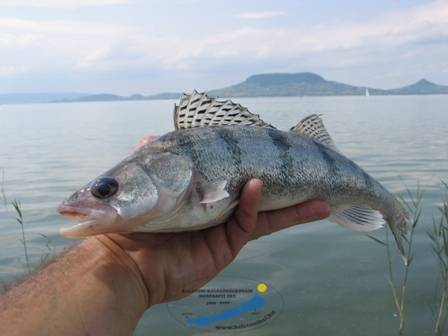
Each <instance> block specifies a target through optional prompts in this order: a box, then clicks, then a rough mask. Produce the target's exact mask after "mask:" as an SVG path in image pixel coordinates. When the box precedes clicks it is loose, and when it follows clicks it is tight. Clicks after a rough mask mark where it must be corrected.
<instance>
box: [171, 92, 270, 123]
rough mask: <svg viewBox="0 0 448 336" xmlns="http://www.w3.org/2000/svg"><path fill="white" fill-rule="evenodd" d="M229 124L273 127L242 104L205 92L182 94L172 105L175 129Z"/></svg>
mask: <svg viewBox="0 0 448 336" xmlns="http://www.w3.org/2000/svg"><path fill="white" fill-rule="evenodd" d="M229 125H241V126H258V127H271V128H274V127H273V126H272V125H270V124H267V123H265V122H264V121H263V120H261V119H260V117H259V116H258V115H257V114H253V113H251V112H250V111H249V110H248V109H247V108H245V107H244V106H241V105H240V104H236V103H234V102H232V101H231V100H225V101H219V100H216V99H214V98H211V97H209V96H207V94H206V93H205V92H197V91H196V90H195V91H193V93H192V94H190V95H187V94H183V95H182V97H181V98H180V102H179V105H174V127H175V128H176V129H184V128H194V127H209V126H229Z"/></svg>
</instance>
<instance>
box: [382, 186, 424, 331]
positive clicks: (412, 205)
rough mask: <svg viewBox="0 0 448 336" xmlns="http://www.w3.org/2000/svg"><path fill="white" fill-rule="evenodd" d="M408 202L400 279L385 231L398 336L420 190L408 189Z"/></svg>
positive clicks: (418, 214) (402, 325)
mask: <svg viewBox="0 0 448 336" xmlns="http://www.w3.org/2000/svg"><path fill="white" fill-rule="evenodd" d="M408 197H409V199H410V200H409V201H407V202H406V201H404V200H402V203H403V204H404V205H405V206H406V208H407V209H408V211H409V213H410V214H411V218H412V222H411V223H410V232H409V236H408V237H406V239H405V253H406V254H405V256H404V257H403V259H404V260H403V261H404V266H403V267H404V269H403V270H402V271H401V277H400V279H399V280H396V275H395V272H394V268H393V260H392V255H391V251H390V244H389V230H386V253H387V263H388V271H389V279H388V280H389V285H390V288H391V291H392V297H393V301H394V306H395V310H396V313H397V316H398V319H399V326H398V332H399V335H400V336H402V335H404V327H405V320H406V295H407V291H406V289H407V284H408V276H409V270H410V267H411V264H412V261H413V260H414V251H413V242H414V234H415V229H416V227H417V224H418V222H419V220H420V217H421V214H422V199H423V193H422V191H421V190H420V189H417V191H416V193H415V194H412V193H411V192H410V191H409V189H408Z"/></svg>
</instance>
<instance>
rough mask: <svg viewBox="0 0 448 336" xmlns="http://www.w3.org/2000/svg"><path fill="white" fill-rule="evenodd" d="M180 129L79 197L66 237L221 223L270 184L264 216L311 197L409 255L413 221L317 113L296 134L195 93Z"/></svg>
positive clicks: (184, 101)
mask: <svg viewBox="0 0 448 336" xmlns="http://www.w3.org/2000/svg"><path fill="white" fill-rule="evenodd" d="M174 123H175V127H176V130H175V131H173V132H170V133H168V134H165V135H163V136H161V137H160V138H159V139H157V140H155V141H153V142H150V143H147V144H145V145H144V146H142V147H141V148H139V149H138V150H136V151H135V152H134V153H132V154H131V155H130V156H128V157H127V158H125V159H124V160H123V161H121V162H120V163H119V164H117V165H116V166H115V167H113V168H112V169H110V170H108V171H107V172H105V173H104V174H102V175H101V176H99V177H98V178H96V179H95V180H93V181H92V182H90V183H88V184H87V185H86V186H84V187H83V188H81V189H80V190H79V191H77V192H75V193H74V194H73V195H72V196H71V197H69V198H68V199H67V200H66V201H64V202H63V203H62V204H61V206H60V207H59V212H60V213H61V214H62V215H65V216H67V217H71V218H74V219H76V220H78V221H79V223H78V224H77V225H75V226H73V227H71V228H68V229H63V230H61V232H62V234H64V235H65V236H67V237H84V236H89V235H94V234H99V233H108V232H177V231H186V230H199V229H203V228H206V227H210V226H213V225H217V224H219V223H223V222H224V221H225V220H226V219H227V218H228V217H229V216H230V215H231V213H232V212H233V210H234V209H235V206H236V205H237V204H238V198H239V194H240V191H241V189H242V187H243V185H244V184H245V183H246V182H247V181H248V180H249V179H251V178H259V179H261V180H262V181H263V183H264V187H263V197H262V203H261V204H262V205H261V210H272V209H279V208H284V207H287V206H291V205H294V204H297V203H300V202H304V201H307V200H311V199H321V200H324V201H326V202H328V204H329V205H330V208H331V215H330V217H329V220H330V221H333V222H335V223H338V224H340V225H342V226H345V227H348V228H350V229H353V230H356V231H364V232H366V231H372V230H375V229H378V228H380V227H382V226H383V225H384V224H385V222H387V223H388V224H389V226H390V228H391V230H392V232H393V234H394V236H395V240H396V242H397V245H398V248H399V250H400V252H401V253H402V254H404V250H403V246H402V236H404V235H405V234H406V231H407V227H408V221H409V215H408V213H407V212H406V210H405V209H404V208H403V206H402V205H401V204H400V202H399V201H398V200H397V199H396V197H395V196H394V195H393V194H391V193H390V192H389V191H387V190H386V189H385V188H384V187H383V186H382V185H381V184H380V183H379V182H378V181H376V180H375V179H374V178H372V177H371V176H370V175H368V174H367V173H366V172H365V171H364V170H362V169H361V168H360V167H359V166H357V165H356V164H355V163H354V162H353V161H351V160H349V159H348V158H346V157H345V156H344V155H343V154H341V153H340V152H339V151H338V150H337V148H336V147H335V145H334V143H333V141H332V139H331V137H330V135H329V134H328V132H327V131H326V130H325V127H324V125H323V122H322V120H321V118H320V117H319V116H318V115H315V114H313V115H310V116H308V117H306V118H305V119H303V120H302V121H300V122H299V123H298V124H297V125H296V126H295V127H293V128H291V130H289V131H281V130H278V129H276V128H274V127H273V126H272V125H270V124H267V123H265V122H264V121H263V120H261V119H260V118H259V116H258V115H255V114H252V113H251V112H249V111H248V110H247V109H246V108H244V107H242V106H241V105H239V104H235V103H233V102H232V101H219V100H216V99H212V98H210V97H208V96H207V95H206V94H205V93H198V92H196V91H194V92H193V93H192V94H191V95H183V96H182V97H181V100H180V103H179V106H177V105H175V110H174Z"/></svg>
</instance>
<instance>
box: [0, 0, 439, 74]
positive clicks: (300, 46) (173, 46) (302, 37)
mask: <svg viewBox="0 0 448 336" xmlns="http://www.w3.org/2000/svg"><path fill="white" fill-rule="evenodd" d="M118 1H120V0H116V1H115V0H108V1H106V0H103V1H99V0H93V1H92V3H97V4H98V3H103V4H105V3H109V4H110V3H112V2H115V3H116V2H118ZM19 2H22V1H19ZM23 2H24V1H23ZM50 2H53V1H48V3H50ZM74 2H75V1H73V2H72V3H74ZM76 2H77V3H81V4H83V3H87V1H84V0H82V1H79V2H78V1H76ZM54 3H56V1H54ZM67 3H68V2H66V4H67ZM89 3H90V1H89ZM260 13H265V14H264V15H265V17H268V16H266V13H268V12H259V13H258V17H259V18H261V17H262V15H260ZM269 13H280V12H269ZM246 14H255V13H246ZM270 15H272V14H270ZM278 15H281V14H278ZM246 17H252V18H255V17H257V15H249V16H246ZM251 23H252V21H250V20H248V21H244V22H243V23H242V24H241V25H240V26H235V25H228V26H222V28H219V29H221V30H220V31H218V32H216V31H214V32H207V31H206V30H205V31H204V30H202V31H201V32H200V34H197V35H195V34H191V31H190V32H183V31H182V30H180V29H178V30H175V31H174V32H173V31H171V33H167V32H164V31H163V30H158V29H157V27H153V28H151V27H149V26H148V27H147V26H143V25H139V26H134V25H131V24H125V23H124V22H123V23H120V22H118V23H115V22H110V23H107V22H94V21H82V20H30V19H13V18H1V17H0V50H2V52H1V55H0V64H1V65H2V66H3V67H2V68H0V69H1V70H0V75H2V76H5V75H7V76H10V77H13V76H14V75H15V74H20V73H23V72H25V71H26V72H27V74H30V76H31V74H33V73H40V74H42V75H41V76H42V77H43V76H45V77H47V74H48V76H51V75H54V77H58V75H59V74H60V73H61V71H64V73H69V74H71V75H73V74H75V75H77V74H80V73H81V74H82V75H86V74H87V75H88V76H89V77H93V76H94V75H95V74H98V73H100V74H109V76H110V77H113V78H120V76H121V75H122V74H128V75H129V74H144V73H148V72H159V73H162V72H163V73H164V74H171V75H173V74H174V75H173V76H180V75H179V74H186V73H190V74H194V75H191V76H199V72H201V71H202V72H203V73H209V74H210V73H215V72H213V71H215V70H216V69H218V68H221V69H238V70H235V72H236V71H240V72H241V71H245V72H246V73H250V72H253V71H260V69H261V71H272V70H273V69H274V70H275V71H279V70H282V71H297V70H301V69H303V70H319V69H323V68H324V69H325V68H326V69H329V68H338V69H347V68H350V67H351V68H355V67H362V66H371V67H372V66H375V65H378V64H388V65H390V64H395V65H401V64H403V63H405V64H408V65H407V66H408V68H406V69H410V68H412V67H411V65H409V64H412V63H413V65H414V68H415V67H417V66H418V64H422V63H423V61H424V60H426V61H427V59H428V57H427V56H424V55H425V54H428V50H431V55H433V57H432V60H430V62H431V63H432V64H434V68H436V67H437V66H438V65H439V66H441V65H443V64H445V65H446V61H445V58H443V57H440V56H439V55H442V54H443V53H445V54H446V52H447V49H448V47H446V43H444V42H443V41H446V40H447V39H448V3H447V2H445V1H435V2H431V3H430V4H427V5H424V6H418V7H413V8H410V9H406V10H401V11H395V12H391V13H388V14H386V15H381V16H376V17H372V18H371V19H369V20H364V21H351V22H348V21H345V22H336V21H332V22H330V23H326V24H314V25H310V24H308V25H300V24H295V25H294V26H291V25H288V26H279V25H276V26H275V27H272V26H268V27H264V26H259V23H257V25H252V24H251ZM229 27H232V28H229ZM443 62H445V63H443ZM442 63H443V64H442ZM242 64H244V65H245V66H244V67H242V66H241V65H242ZM390 66H391V65H390ZM226 67H227V68H226ZM423 68H424V67H423V65H421V67H420V69H423ZM254 69H255V70H254ZM216 71H217V70H216ZM404 71H407V70H404ZM75 75H73V76H75ZM221 75H223V76H229V75H228V74H227V73H226V74H221ZM136 76H137V75H136ZM141 76H143V75H141ZM218 76H219V73H218V72H216V76H215V77H218ZM135 80H137V79H135Z"/></svg>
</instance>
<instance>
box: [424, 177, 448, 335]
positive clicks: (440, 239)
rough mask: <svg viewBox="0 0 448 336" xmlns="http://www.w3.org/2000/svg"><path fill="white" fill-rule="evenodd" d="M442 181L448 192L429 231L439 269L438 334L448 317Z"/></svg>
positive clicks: (447, 223) (447, 210)
mask: <svg viewBox="0 0 448 336" xmlns="http://www.w3.org/2000/svg"><path fill="white" fill-rule="evenodd" d="M442 183H443V185H444V187H445V189H446V193H445V198H444V200H443V202H442V205H441V206H439V207H438V208H439V218H438V219H436V218H435V217H433V223H432V224H433V225H432V230H430V231H428V232H427V234H428V236H429V239H430V240H431V242H432V250H433V252H434V254H435V256H436V259H437V265H438V269H439V279H438V282H439V285H438V290H437V292H438V293H437V296H436V297H437V299H436V300H437V302H436V314H435V315H436V316H435V322H434V333H435V335H437V336H439V335H443V334H444V330H445V325H446V320H447V317H448V184H447V183H446V182H443V181H442Z"/></svg>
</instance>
